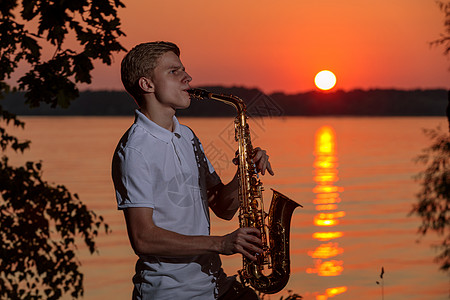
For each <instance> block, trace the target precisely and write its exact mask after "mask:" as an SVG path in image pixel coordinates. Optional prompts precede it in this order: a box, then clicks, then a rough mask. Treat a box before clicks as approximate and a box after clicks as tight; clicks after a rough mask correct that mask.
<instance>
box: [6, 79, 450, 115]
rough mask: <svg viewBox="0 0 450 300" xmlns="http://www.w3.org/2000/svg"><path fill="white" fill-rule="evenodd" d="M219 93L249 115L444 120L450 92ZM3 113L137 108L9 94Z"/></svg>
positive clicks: (213, 104) (114, 101) (123, 97)
mask: <svg viewBox="0 0 450 300" xmlns="http://www.w3.org/2000/svg"><path fill="white" fill-rule="evenodd" d="M204 88H205V89H207V90H209V91H211V92H213V93H219V94H232V95H235V96H238V97H240V98H242V99H243V100H244V101H245V102H246V104H247V114H248V115H249V116H270V117H280V116H445V112H446V108H447V105H448V101H449V100H448V91H447V90H445V89H430V90H396V89H373V90H352V91H342V90H337V91H333V92H319V91H311V92H304V93H297V94H284V93H281V92H278V93H272V94H264V93H262V92H261V91H260V90H258V89H249V88H244V87H231V88H226V87H221V86H209V87H204ZM0 105H1V106H2V107H3V109H5V110H7V111H9V112H11V113H14V114H17V115H19V116H127V115H134V110H135V109H136V108H137V106H136V104H135V103H134V101H133V99H132V98H131V97H130V96H129V95H128V94H127V93H126V92H119V91H84V92H80V97H79V98H78V99H77V100H75V101H74V102H72V104H71V105H70V107H69V108H67V109H63V108H51V107H50V106H49V105H44V104H41V106H40V107H38V108H33V109H30V108H29V107H28V106H27V105H26V104H25V98H24V93H14V94H9V95H7V97H6V98H5V99H1V100H0ZM177 115H178V116H190V117H217V116H233V115H235V111H234V109H233V108H232V107H231V106H228V105H226V104H224V103H221V102H217V101H207V100H206V101H192V103H191V106H190V107H189V108H188V109H186V110H180V111H178V112H177Z"/></svg>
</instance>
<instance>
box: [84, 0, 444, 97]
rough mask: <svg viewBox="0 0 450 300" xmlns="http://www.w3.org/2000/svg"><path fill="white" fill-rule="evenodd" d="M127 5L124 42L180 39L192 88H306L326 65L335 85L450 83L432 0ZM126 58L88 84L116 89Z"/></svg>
mask: <svg viewBox="0 0 450 300" xmlns="http://www.w3.org/2000/svg"><path fill="white" fill-rule="evenodd" d="M123 2H124V3H125V5H126V8H124V9H120V10H119V15H120V17H121V19H122V24H123V25H122V29H123V31H124V32H125V33H126V34H127V36H126V37H125V38H122V39H121V40H120V41H121V43H122V45H124V46H125V47H126V48H127V49H131V48H132V47H133V45H135V44H137V43H141V42H145V41H153V40H168V41H173V42H175V43H177V44H178V45H179V46H180V48H181V51H182V53H181V59H182V61H183V63H184V64H185V66H186V69H187V71H188V72H189V73H190V75H191V76H192V77H193V81H192V85H194V86H199V85H211V84H221V85H227V86H230V85H240V86H247V87H258V88H260V89H262V90H263V91H264V92H273V91H285V92H288V93H294V92H302V91H308V90H313V89H315V87H314V81H313V80H314V76H315V74H316V73H317V72H318V71H320V70H322V69H329V70H332V71H333V72H334V73H335V74H336V75H337V80H338V81H337V85H336V87H335V89H343V90H351V89H354V88H362V89H369V88H400V89H415V88H450V59H449V58H447V57H445V56H444V55H443V50H444V49H443V47H430V46H429V42H430V41H432V40H434V39H436V38H438V37H439V35H440V34H441V33H443V32H444V25H443V24H444V13H443V12H441V11H440V10H439V8H438V6H437V4H436V3H435V1H434V0H377V1H375V0H345V1H344V0H341V1H337V0H315V1H302V0H280V1H273V0H271V1H269V0H258V1H256V0H227V1H217V0H190V1H186V0H185V1H179V0H178V1H176V0H166V1H156V0H155V1H141V0H123ZM123 55H124V54H123V53H121V54H120V55H116V57H115V63H114V65H113V66H111V67H107V66H101V65H100V64H98V65H97V66H96V69H95V71H94V73H93V75H94V80H93V83H92V85H91V86H89V87H88V88H89V89H91V90H98V89H107V90H118V89H122V85H121V82H120V74H119V65H120V61H121V59H122V57H123ZM83 89H86V87H83Z"/></svg>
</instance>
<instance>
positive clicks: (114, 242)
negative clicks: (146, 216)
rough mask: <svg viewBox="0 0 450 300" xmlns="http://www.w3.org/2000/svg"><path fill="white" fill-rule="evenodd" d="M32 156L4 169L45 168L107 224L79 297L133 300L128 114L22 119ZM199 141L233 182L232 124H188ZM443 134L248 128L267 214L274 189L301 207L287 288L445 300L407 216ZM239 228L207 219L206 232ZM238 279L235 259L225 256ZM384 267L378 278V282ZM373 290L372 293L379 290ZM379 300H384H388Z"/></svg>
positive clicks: (391, 125) (365, 125) (357, 127)
mask: <svg viewBox="0 0 450 300" xmlns="http://www.w3.org/2000/svg"><path fill="white" fill-rule="evenodd" d="M22 119H23V120H24V121H25V122H26V128H25V130H23V131H22V130H13V131H14V133H15V134H16V135H18V136H20V137H21V138H24V139H31V140H32V144H31V150H29V151H27V152H26V153H25V154H24V155H12V158H11V162H12V163H14V164H18V163H22V162H24V161H27V160H33V161H38V160H42V161H43V169H44V178H45V179H46V180H47V181H49V182H55V183H58V184H64V185H66V186H67V187H68V188H69V190H70V191H71V192H72V193H78V195H79V196H80V198H81V199H82V200H83V201H84V203H86V204H87V205H88V206H89V208H90V209H93V210H94V211H95V212H96V213H98V214H100V215H103V216H104V218H105V221H106V222H107V223H108V224H109V225H110V227H111V228H112V233H111V234H108V235H106V234H102V235H100V236H99V238H98V239H97V242H98V247H99V253H98V255H93V256H90V255H89V254H88V252H87V250H86V249H85V247H80V249H79V257H80V261H81V263H82V271H83V272H84V274H85V281H84V286H85V297H84V299H130V295H131V290H132V284H131V277H132V275H133V272H134V263H135V260H136V257H135V255H134V253H133V252H132V250H131V247H130V245H129V241H128V238H127V234H126V228H125V224H124V220H123V215H122V212H120V211H117V209H116V201H115V198H114V190H113V186H112V181H111V178H110V163H111V157H112V153H113V151H114V148H115V146H116V143H117V141H118V140H119V138H120V137H121V135H122V134H123V132H124V131H125V130H126V129H127V128H128V127H129V125H130V124H131V123H132V122H133V117H23V118H22ZM181 122H182V123H184V124H187V125H189V126H190V127H191V128H192V129H194V131H195V132H196V133H197V135H198V136H199V137H200V138H201V140H202V142H203V146H204V148H205V150H206V152H207V155H208V157H209V159H210V160H211V162H212V163H213V164H214V166H215V167H216V170H217V171H218V173H220V175H221V176H222V179H223V181H228V180H229V179H231V177H232V175H233V174H234V172H235V169H234V168H235V167H234V166H233V165H232V164H231V163H230V160H231V158H232V157H233V155H234V151H235V148H236V147H235V145H234V144H233V142H232V136H233V128H232V126H233V125H232V122H233V120H232V119H229V118H218V119H212V118H183V119H181ZM438 125H441V127H442V128H447V127H446V126H447V124H446V119H445V118H444V117H401V118H396V117H383V118H348V117H342V118H321V117H320V118H319V117H315V118H306V117H289V118H264V119H255V120H252V121H251V123H250V126H251V128H252V136H253V144H254V146H261V147H262V148H264V149H266V150H267V151H268V153H269V155H270V160H271V162H272V166H273V168H274V170H275V176H273V177H271V176H263V177H262V178H261V179H262V182H263V184H264V187H265V189H266V190H267V192H266V194H265V199H266V201H265V202H266V208H267V207H268V205H269V204H268V203H269V201H270V197H271V195H270V188H274V189H276V190H278V191H280V192H282V193H284V194H286V195H288V196H289V197H290V198H292V199H294V200H296V201H297V202H298V203H300V204H302V205H303V206H304V207H303V208H298V209H296V210H295V213H294V215H293V218H292V223H291V250H290V253H291V272H292V274H291V278H290V281H289V283H288V285H287V286H286V289H285V290H284V291H282V292H280V293H278V294H275V295H271V296H270V297H266V298H265V299H280V297H281V296H286V295H287V290H292V291H294V292H295V293H297V294H299V295H302V296H303V297H304V299H315V300H323V299H336V300H338V299H395V300H403V299H405V300H406V299H408V300H411V299H416V300H419V299H448V295H449V286H450V285H449V277H448V276H447V275H445V274H444V273H442V272H440V271H438V265H437V264H435V263H433V258H434V256H435V252H434V250H433V249H432V248H430V244H431V243H432V242H435V241H437V240H438V238H437V237H436V236H433V235H430V236H427V237H425V238H422V239H420V242H417V240H418V239H419V236H418V235H417V234H416V232H417V228H418V226H419V224H420V220H419V219H418V218H416V217H408V212H409V211H410V210H411V206H412V204H413V203H414V202H415V201H416V200H415V193H416V192H417V191H418V190H419V186H418V184H417V183H416V182H415V181H414V179H413V176H414V174H416V173H417V172H419V171H420V170H421V169H422V167H421V166H420V165H416V164H415V163H414V162H413V158H414V157H415V156H416V155H418V154H419V153H420V151H421V149H423V148H425V147H426V146H427V145H429V143H430V142H429V140H428V139H427V138H426V137H425V136H424V135H423V133H422V128H435V127H436V126H438ZM237 226H238V220H237V218H236V217H235V218H234V219H233V220H231V221H222V220H218V219H217V218H212V233H213V234H218V235H222V234H226V233H229V232H231V231H233V230H234V229H236V228H237ZM222 259H223V265H224V269H225V271H226V272H227V273H228V274H229V275H232V274H235V273H236V270H238V269H239V268H240V266H241V257H240V256H238V255H234V256H228V257H224V256H223V257H222ZM382 267H383V268H384V272H385V273H384V276H383V279H381V278H380V272H381V268H382ZM377 281H378V282H379V284H377ZM383 297H384V298H383Z"/></svg>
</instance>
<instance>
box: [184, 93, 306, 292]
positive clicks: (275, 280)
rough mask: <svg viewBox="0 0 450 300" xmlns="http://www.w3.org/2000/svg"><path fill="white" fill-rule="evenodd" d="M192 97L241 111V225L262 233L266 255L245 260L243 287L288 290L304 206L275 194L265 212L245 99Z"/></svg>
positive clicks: (238, 138)
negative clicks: (294, 223)
mask: <svg viewBox="0 0 450 300" xmlns="http://www.w3.org/2000/svg"><path fill="white" fill-rule="evenodd" d="M188 93H189V94H190V95H191V97H193V98H196V99H205V98H209V99H212V100H218V101H222V102H224V103H226V104H228V105H231V106H234V107H235V109H236V110H237V116H236V119H235V123H234V125H235V140H236V141H237V142H238V144H239V149H238V159H239V167H238V179H239V203H240V204H239V205H240V207H239V225H240V227H241V228H242V227H255V228H257V229H259V230H260V232H261V239H262V244H263V247H262V248H263V254H261V255H259V256H258V259H257V261H256V262H253V261H251V260H250V259H248V258H246V257H243V268H242V270H240V271H239V274H240V279H241V282H242V283H244V284H250V285H251V286H252V287H253V288H254V289H255V290H257V291H260V292H262V293H266V294H273V293H276V292H279V291H281V290H282V289H283V288H284V287H285V286H286V284H287V282H288V280H289V275H290V260H289V229H290V223H291V218H292V213H293V212H294V209H295V208H296V207H298V206H301V205H300V204H297V203H296V202H294V201H292V200H291V199H289V198H288V197H286V196H284V195H283V194H281V193H280V192H277V191H275V190H273V197H272V202H271V204H270V209H269V214H267V213H266V212H265V211H264V205H263V199H262V198H263V197H262V191H263V190H264V189H263V186H262V183H261V181H260V180H259V177H258V173H257V170H256V166H255V164H254V163H253V162H252V158H253V153H254V150H253V147H252V143H251V138H250V129H249V126H248V124H247V116H246V106H245V103H244V101H243V100H242V99H240V98H238V97H236V96H232V95H218V94H213V93H210V92H208V91H205V90H201V89H190V90H188ZM266 217H267V219H268V222H267V223H268V224H267V225H266V223H265V221H266ZM265 266H267V269H272V272H271V274H270V275H268V276H266V275H264V274H263V272H264V270H265Z"/></svg>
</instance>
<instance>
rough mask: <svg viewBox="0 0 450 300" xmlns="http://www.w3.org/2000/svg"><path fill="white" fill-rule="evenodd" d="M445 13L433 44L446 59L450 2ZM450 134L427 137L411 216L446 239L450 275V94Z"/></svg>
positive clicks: (441, 259)
mask: <svg viewBox="0 0 450 300" xmlns="http://www.w3.org/2000/svg"><path fill="white" fill-rule="evenodd" d="M436 2H437V3H438V5H439V7H440V9H441V10H442V11H443V12H444V13H445V23H444V24H445V25H444V26H445V34H442V35H441V38H440V39H439V40H437V41H435V42H433V43H432V44H442V45H444V46H445V52H444V53H445V55H448V54H450V1H448V2H443V1H436ZM447 120H448V126H449V127H448V131H447V130H442V129H441V128H439V127H438V128H437V129H427V130H425V134H426V135H427V136H428V137H429V138H430V139H431V141H432V144H431V145H430V146H429V147H427V148H426V149H424V150H423V152H422V154H421V155H419V156H418V157H417V158H416V160H417V161H418V162H421V163H423V164H424V165H425V170H424V171H422V172H420V173H419V174H418V175H417V177H416V179H417V180H418V181H419V182H420V185H421V190H420V192H419V193H418V194H417V200H418V201H417V203H416V204H415V205H414V206H413V209H412V210H411V213H410V214H415V215H418V216H420V218H421V219H422V224H421V225H420V227H419V233H420V234H422V235H425V234H426V233H427V232H428V231H433V232H435V233H437V234H438V235H439V236H443V240H442V241H441V243H440V244H438V245H435V247H436V248H437V250H438V251H439V253H438V254H437V256H436V258H435V260H436V262H438V263H440V269H441V270H443V271H444V272H450V91H449V93H448V106H447Z"/></svg>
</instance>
